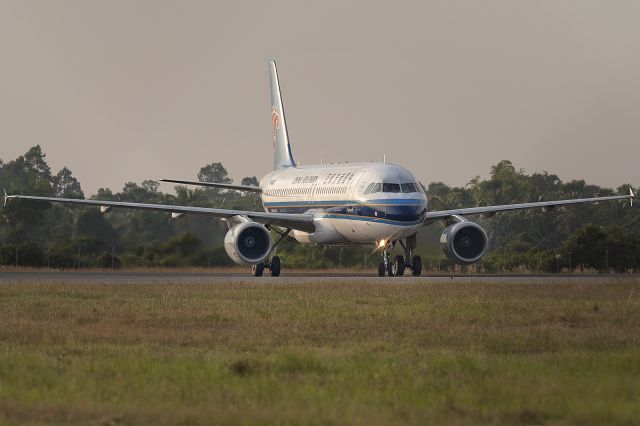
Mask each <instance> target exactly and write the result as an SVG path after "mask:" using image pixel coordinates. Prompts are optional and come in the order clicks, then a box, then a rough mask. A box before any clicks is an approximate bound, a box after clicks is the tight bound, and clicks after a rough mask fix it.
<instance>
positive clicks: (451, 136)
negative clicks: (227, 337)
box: [0, 0, 640, 195]
mask: <svg viewBox="0 0 640 426" xmlns="http://www.w3.org/2000/svg"><path fill="white" fill-rule="evenodd" d="M639 23H640V2H638V1H635V0H629V1H602V0H600V1H587V0H575V1H563V0H558V1H556V0H554V1H533V0H531V1H527V2H525V1H513V0H505V1H472V0H469V1H450V0H442V1H416V2H406V3H405V2H399V1H394V2H389V1H384V2H373V1H362V2H350V1H344V0H343V1H336V2H333V1H316V2H304V1H290V2H281V1H275V0H270V1H256V2H244V1H225V2H222V1H216V2H214V1H157V0H154V1H131V0H126V1H113V0H110V1H100V2H99V1H90V0H79V1H63V0H57V1H49V0H47V1H33V0H30V1H24V0H19V1H3V0H0V55H1V56H0V61H1V66H0V141H1V142H0V147H1V149H0V158H2V159H3V160H5V161H8V160H12V159H14V158H16V157H17V156H18V155H20V154H23V153H24V152H25V151H26V150H27V149H28V148H29V147H31V146H33V145H35V144H40V145H41V146H42V148H43V149H44V151H45V152H46V154H47V159H48V161H49V163H50V164H51V166H52V168H53V169H54V171H57V170H58V169H60V168H61V167H62V166H65V165H66V166H68V167H69V168H70V169H71V170H72V171H73V173H74V175H75V176H76V177H77V178H78V179H79V180H80V182H81V183H82V186H83V189H84V190H85V193H87V195H89V194H92V193H95V192H96V190H97V188H98V187H100V186H106V187H110V188H112V189H113V190H114V191H117V190H120V189H121V188H122V186H123V184H124V182H125V181H127V180H134V181H137V182H141V181H142V180H144V179H159V178H163V177H172V178H195V174H196V172H197V171H198V170H199V168H200V167H201V166H203V165H205V164H207V163H210V162H213V161H221V162H222V163H223V164H224V165H225V166H226V167H227V169H228V170H229V172H230V174H231V176H232V177H233V178H234V179H235V180H236V181H238V182H239V180H240V179H241V178H242V177H244V176H247V175H257V176H258V177H260V176H262V175H263V174H265V173H267V172H268V171H270V170H271V167H272V161H273V160H272V151H271V150H272V145H271V115H270V114H271V109H270V103H269V87H268V83H269V82H268V75H267V72H268V70H267V60H268V59H270V58H274V59H276V60H277V61H278V67H279V72H280V82H281V85H282V91H283V96H284V102H285V105H286V111H287V125H288V127H289V136H290V139H291V141H292V148H293V153H294V157H295V158H296V160H297V161H299V162H300V163H302V164H311V163H317V162H319V160H320V157H321V156H322V157H323V158H324V160H325V161H332V162H334V161H345V160H347V161H367V160H377V159H382V157H383V155H384V154H385V153H386V155H387V158H388V159H389V161H392V162H394V163H398V164H401V165H403V166H406V167H408V168H409V169H410V170H412V171H413V172H414V173H415V174H416V175H417V176H418V177H419V178H420V179H421V180H422V181H423V182H431V181H437V180H442V181H444V182H447V183H449V184H453V185H463V184H465V183H466V182H467V181H468V180H470V179H471V178H472V177H474V176H475V175H481V176H486V175H487V174H488V170H489V167H490V166H491V165H493V164H495V163H497V162H498V161H500V160H502V159H510V160H512V161H513V162H514V164H515V166H516V167H518V168H524V169H526V170H527V171H542V170H548V171H550V172H553V173H556V174H558V175H559V176H560V177H561V178H562V179H572V178H585V179H587V180H588V181H590V182H592V183H596V184H600V185H606V186H617V185H619V184H622V183H632V184H634V185H636V186H637V185H640V176H639V172H638V161H637V158H638V157H639V155H640V143H639V142H640V137H639V136H640V24H639ZM163 188H164V189H165V190H169V189H170V188H171V187H170V186H164V187H163Z"/></svg>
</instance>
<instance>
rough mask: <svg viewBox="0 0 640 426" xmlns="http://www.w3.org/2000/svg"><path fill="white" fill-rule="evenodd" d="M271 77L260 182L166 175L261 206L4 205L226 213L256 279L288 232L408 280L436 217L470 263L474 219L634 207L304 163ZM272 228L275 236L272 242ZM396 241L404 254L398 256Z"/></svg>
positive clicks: (476, 235) (449, 251) (478, 237)
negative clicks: (438, 190) (482, 199)
mask: <svg viewBox="0 0 640 426" xmlns="http://www.w3.org/2000/svg"><path fill="white" fill-rule="evenodd" d="M269 74H270V87H271V142H272V144H273V149H274V151H273V152H274V153H273V160H274V170H273V171H272V172H271V173H269V174H267V175H266V176H264V177H263V178H262V179H261V181H260V184H259V186H246V185H233V184H223V183H215V182H197V181H189V180H178V179H161V181H163V182H171V183H177V184H184V185H199V186H205V187H215V188H222V189H225V190H236V191H249V192H255V193H258V194H260V196H261V199H262V204H263V207H264V211H243V210H228V209H218V208H205V207H192V206H177V205H162V204H145V203H129V202H117V201H101V200H79V199H67V198H54V197H39V196H29V195H7V193H6V191H5V192H4V202H5V204H6V203H7V201H8V200H10V199H25V200H35V201H45V202H56V203H68V204H80V205H90V206H99V207H100V209H101V211H102V212H103V213H107V212H109V211H110V210H111V209H112V208H113V207H117V208H131V209H140V210H150V211H161V212H169V213H171V215H172V217H173V218H177V217H180V216H182V215H184V214H199V215H205V216H210V217H214V218H219V219H221V220H222V221H224V222H226V224H227V226H228V228H229V230H228V232H227V234H226V235H225V238H224V247H225V250H226V252H227V254H228V255H229V257H230V258H231V259H232V260H233V261H234V262H236V263H238V264H241V265H251V268H252V269H251V270H252V275H254V276H262V275H263V273H264V271H265V269H268V270H269V271H270V273H271V275H272V276H279V275H280V272H281V268H282V265H281V260H280V257H279V256H277V255H275V254H274V251H275V248H276V247H277V246H278V245H279V244H280V242H281V241H283V239H284V238H286V237H287V236H292V237H293V238H295V239H296V240H297V241H298V242H299V243H301V244H313V245H318V246H353V245H369V246H375V250H376V251H379V252H380V253H381V255H382V259H381V261H380V263H379V264H378V275H379V276H385V274H386V275H388V276H391V277H393V276H396V277H400V276H403V275H404V273H405V271H407V270H408V271H410V272H411V275H413V276H419V275H420V274H421V273H422V260H421V258H420V256H418V255H415V254H414V250H415V249H416V245H417V244H416V235H417V233H418V232H419V231H420V229H422V228H423V227H425V226H430V225H432V224H433V223H435V222H442V223H443V224H444V231H443V232H442V235H441V237H440V243H441V246H442V249H443V251H444V253H445V254H446V255H447V257H448V258H449V259H450V260H451V261H452V262H454V263H456V264H461V265H469V264H472V263H475V262H478V261H479V260H480V259H482V257H483V256H484V255H485V254H486V253H487V250H488V246H489V244H488V237H487V233H486V232H485V230H484V229H483V228H482V227H481V226H480V225H478V224H477V223H475V222H472V221H470V220H469V219H468V217H469V216H474V215H484V216H491V215H494V214H495V213H499V212H509V211H515V210H523V209H541V210H542V211H543V212H547V211H549V210H551V209H553V208H554V207H557V206H564V205H572V204H579V203H592V202H599V201H610V200H629V201H630V203H631V204H632V203H633V198H634V196H635V194H634V193H633V191H632V190H629V194H628V195H616V196H607V197H593V198H582V199H571V200H558V201H539V202H531V203H522V204H506V205H496V206H484V207H471V208H461V209H452V210H444V211H429V210H428V208H427V207H428V203H427V194H426V189H425V187H424V186H423V185H422V184H421V183H420V182H419V181H418V179H416V177H415V176H414V175H413V174H412V173H411V172H410V171H409V170H407V169H405V168H403V167H401V166H399V165H396V164H391V163H387V162H386V161H382V162H379V161H378V162H366V163H340V164H319V165H311V166H301V165H299V164H298V163H296V162H295V160H294V159H293V154H292V152H291V145H290V143H289V134H288V132H287V122H286V120H285V114H284V106H283V103H282V95H281V91H280V83H279V80H278V72H277V69H276V63H275V61H269ZM271 231H274V232H275V233H276V234H278V239H277V240H276V241H275V243H274V242H273V239H272V233H271ZM396 245H399V246H401V247H402V251H403V253H402V254H397V255H395V257H392V250H393V249H394V248H395V247H396Z"/></svg>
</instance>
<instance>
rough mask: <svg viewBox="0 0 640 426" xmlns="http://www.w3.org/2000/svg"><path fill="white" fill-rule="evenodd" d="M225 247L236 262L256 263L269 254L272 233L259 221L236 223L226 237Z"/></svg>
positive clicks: (242, 263)
mask: <svg viewBox="0 0 640 426" xmlns="http://www.w3.org/2000/svg"><path fill="white" fill-rule="evenodd" d="M224 249H225V250H226V251H227V254H228V255H229V257H230V258H231V260H233V261H234V262H236V263H239V264H241V265H254V264H256V263H260V262H262V261H263V260H265V259H266V258H267V256H269V252H270V251H271V233H270V232H269V230H268V229H267V228H265V227H264V225H261V224H259V223H257V222H252V221H248V222H243V223H240V224H238V225H234V226H233V227H232V228H231V229H229V231H228V232H227V235H225V237H224Z"/></svg>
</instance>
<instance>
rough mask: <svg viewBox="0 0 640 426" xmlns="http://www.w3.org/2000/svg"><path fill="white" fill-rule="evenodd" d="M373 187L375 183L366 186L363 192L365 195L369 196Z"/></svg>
mask: <svg viewBox="0 0 640 426" xmlns="http://www.w3.org/2000/svg"><path fill="white" fill-rule="evenodd" d="M374 185H375V183H370V184H369V186H367V189H365V190H364V193H365V194H369V193H370V192H371V190H372V189H373V186H374Z"/></svg>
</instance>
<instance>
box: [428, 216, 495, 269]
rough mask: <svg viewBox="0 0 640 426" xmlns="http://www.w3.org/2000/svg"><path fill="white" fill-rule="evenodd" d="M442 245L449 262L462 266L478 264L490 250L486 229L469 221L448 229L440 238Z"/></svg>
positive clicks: (463, 221)
mask: <svg viewBox="0 0 640 426" xmlns="http://www.w3.org/2000/svg"><path fill="white" fill-rule="evenodd" d="M440 244H441V245H442V250H443V251H444V254H446V255H447V257H448V258H449V260H451V261H452V262H454V263H458V264H460V265H470V264H472V263H475V262H477V261H478V260H480V259H482V256H484V255H485V254H486V253H487V249H488V248H489V240H488V238H487V233H486V232H485V231H484V229H482V227H481V226H480V225H478V224H477V223H473V222H469V221H467V220H462V221H460V222H458V223H454V224H453V225H450V226H449V227H447V229H445V230H444V232H443V233H442V235H441V236H440Z"/></svg>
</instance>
